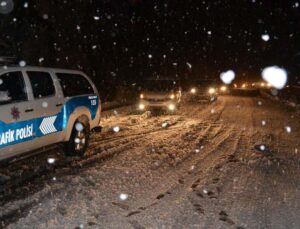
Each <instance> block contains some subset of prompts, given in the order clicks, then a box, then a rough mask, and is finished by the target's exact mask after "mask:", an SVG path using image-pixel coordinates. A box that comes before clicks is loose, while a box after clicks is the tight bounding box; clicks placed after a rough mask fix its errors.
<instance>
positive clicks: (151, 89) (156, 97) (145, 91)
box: [138, 79, 181, 112]
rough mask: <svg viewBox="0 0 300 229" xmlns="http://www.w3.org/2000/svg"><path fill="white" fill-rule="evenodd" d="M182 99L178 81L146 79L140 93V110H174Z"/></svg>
mask: <svg viewBox="0 0 300 229" xmlns="http://www.w3.org/2000/svg"><path fill="white" fill-rule="evenodd" d="M180 101H181V89H180V86H179V84H178V82H177V81H175V80H170V79H151V80H145V82H144V84H143V85H142V88H141V92H140V95H139V103H138V110H140V111H144V110H150V109H163V110H167V111H170V112H173V111H175V110H177V109H178V107H179V104H180Z"/></svg>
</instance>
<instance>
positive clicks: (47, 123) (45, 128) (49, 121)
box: [40, 116, 57, 135]
mask: <svg viewBox="0 0 300 229" xmlns="http://www.w3.org/2000/svg"><path fill="white" fill-rule="evenodd" d="M56 118H57V116H52V117H48V118H44V119H43V121H42V123H41V125H40V130H41V132H42V133H43V135H46V134H51V133H54V132H57V129H56V128H55V126H54V122H55V120H56Z"/></svg>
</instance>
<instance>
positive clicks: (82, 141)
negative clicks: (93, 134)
mask: <svg viewBox="0 0 300 229" xmlns="http://www.w3.org/2000/svg"><path fill="white" fill-rule="evenodd" d="M89 138H90V128H89V125H88V124H85V123H83V122H79V121H78V122H76V123H75V125H74V127H73V130H72V134H71V137H70V140H69V141H68V142H66V145H65V153H66V155H67V156H80V157H82V156H84V154H85V151H86V149H87V147H88V144H89Z"/></svg>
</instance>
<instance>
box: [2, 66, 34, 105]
mask: <svg viewBox="0 0 300 229" xmlns="http://www.w3.org/2000/svg"><path fill="white" fill-rule="evenodd" d="M27 99H28V98H27V94H26V87H25V83H24V79H23V74H22V72H8V73H5V74H3V75H1V76H0V105H2V104H9V103H15V102H22V101H26V100H27Z"/></svg>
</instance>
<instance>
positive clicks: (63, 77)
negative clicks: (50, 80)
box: [56, 73, 94, 97]
mask: <svg viewBox="0 0 300 229" xmlns="http://www.w3.org/2000/svg"><path fill="white" fill-rule="evenodd" d="M56 75H57V77H58V79H59V81H60V84H61V87H62V90H63V93H64V96H65V97H72V96H78V95H88V94H94V90H93V87H92V85H91V84H90V83H89V81H88V80H87V79H86V78H85V77H84V76H82V75H79V74H67V73H57V74H56Z"/></svg>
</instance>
